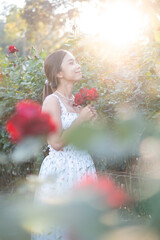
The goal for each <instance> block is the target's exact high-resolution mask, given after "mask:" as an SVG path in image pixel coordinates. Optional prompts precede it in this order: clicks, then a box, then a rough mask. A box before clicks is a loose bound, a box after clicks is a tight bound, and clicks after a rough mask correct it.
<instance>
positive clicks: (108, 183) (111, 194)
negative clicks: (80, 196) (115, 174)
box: [76, 175, 130, 208]
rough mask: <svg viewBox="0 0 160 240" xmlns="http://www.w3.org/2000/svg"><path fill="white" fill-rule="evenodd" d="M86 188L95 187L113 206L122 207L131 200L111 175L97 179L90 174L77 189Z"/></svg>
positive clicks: (109, 204)
mask: <svg viewBox="0 0 160 240" xmlns="http://www.w3.org/2000/svg"><path fill="white" fill-rule="evenodd" d="M85 188H87V189H88V188H91V189H94V190H95V191H96V192H97V193H98V194H100V195H101V196H102V197H103V199H104V200H105V202H106V203H107V205H108V206H110V207H111V208H117V207H120V206H122V205H123V204H125V203H126V202H128V201H129V200H130V199H129V197H128V195H127V194H126V193H125V192H124V191H123V190H122V189H121V188H120V187H117V186H116V184H115V182H114V181H113V180H112V179H111V178H109V177H103V176H99V177H98V179H97V181H96V180H95V179H93V177H92V176H89V175H88V176H87V177H86V178H85V179H84V180H82V182H81V183H79V184H78V185H77V186H76V189H79V190H80V189H81V190H83V189H85Z"/></svg>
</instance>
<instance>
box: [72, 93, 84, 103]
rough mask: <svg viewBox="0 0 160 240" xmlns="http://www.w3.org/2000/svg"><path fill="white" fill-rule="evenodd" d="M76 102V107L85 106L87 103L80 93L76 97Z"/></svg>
mask: <svg viewBox="0 0 160 240" xmlns="http://www.w3.org/2000/svg"><path fill="white" fill-rule="evenodd" d="M74 102H75V104H76V105H83V104H84V103H85V100H84V98H83V97H82V95H81V94H80V93H77V94H76V95H75V98H74Z"/></svg>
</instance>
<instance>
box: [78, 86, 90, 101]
mask: <svg viewBox="0 0 160 240" xmlns="http://www.w3.org/2000/svg"><path fill="white" fill-rule="evenodd" d="M87 91H88V89H87V88H86V87H84V88H81V89H80V90H79V93H80V94H81V96H82V97H83V98H85V97H86V95H87Z"/></svg>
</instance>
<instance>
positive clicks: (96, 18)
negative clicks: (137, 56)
mask: <svg viewBox="0 0 160 240" xmlns="http://www.w3.org/2000/svg"><path fill="white" fill-rule="evenodd" d="M145 24H146V23H145V19H144V16H143V14H142V13H141V12H140V11H139V10H138V9H137V8H136V7H133V6H132V5H130V4H128V3H120V2H116V3H114V4H110V5H108V6H107V7H106V8H105V9H103V10H101V12H100V13H98V11H97V9H96V8H94V7H91V6H89V7H88V8H85V10H84V11H83V12H82V14H81V16H80V18H79V22H78V26H79V29H80V30H81V31H82V32H84V33H87V34H90V35H97V34H98V36H99V37H100V38H101V39H102V40H106V41H107V42H109V43H110V44H111V45H114V46H116V47H118V48H123V47H124V46H125V47H126V46H128V45H130V44H131V43H133V42H135V41H137V40H138V37H139V34H140V31H141V30H142V28H144V26H145Z"/></svg>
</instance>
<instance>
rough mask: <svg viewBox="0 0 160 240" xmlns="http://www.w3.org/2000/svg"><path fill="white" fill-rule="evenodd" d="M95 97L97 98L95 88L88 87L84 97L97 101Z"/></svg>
mask: <svg viewBox="0 0 160 240" xmlns="http://www.w3.org/2000/svg"><path fill="white" fill-rule="evenodd" d="M97 98H98V93H97V90H96V89H95V88H92V89H89V90H88V91H87V95H86V99H87V100H88V101H97Z"/></svg>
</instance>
